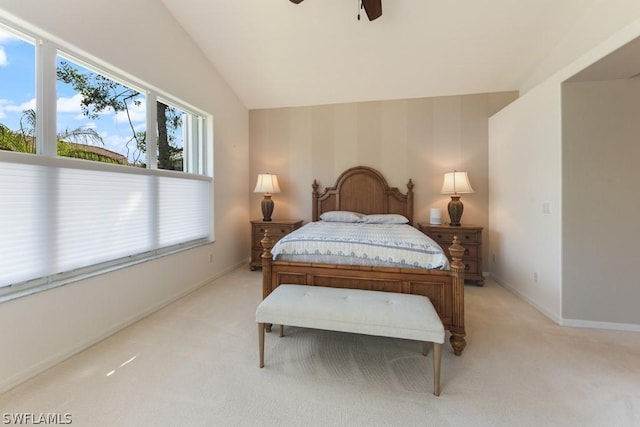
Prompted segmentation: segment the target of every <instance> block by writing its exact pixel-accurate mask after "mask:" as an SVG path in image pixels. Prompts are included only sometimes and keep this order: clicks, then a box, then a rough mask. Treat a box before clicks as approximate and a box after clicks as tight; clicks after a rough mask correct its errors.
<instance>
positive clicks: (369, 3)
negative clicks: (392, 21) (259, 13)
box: [291, 0, 382, 21]
mask: <svg viewBox="0 0 640 427" xmlns="http://www.w3.org/2000/svg"><path fill="white" fill-rule="evenodd" d="M291 1H293V2H294V3H295V1H294V0H291ZM300 1H302V0H300ZM362 6H363V7H364V11H365V12H367V17H368V18H369V21H373V20H374V19H378V18H380V17H381V16H382V0H362Z"/></svg>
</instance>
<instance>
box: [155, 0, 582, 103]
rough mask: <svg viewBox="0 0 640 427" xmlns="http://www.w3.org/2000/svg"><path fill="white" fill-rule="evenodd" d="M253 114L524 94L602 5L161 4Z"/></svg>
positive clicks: (391, 1)
mask: <svg viewBox="0 0 640 427" xmlns="http://www.w3.org/2000/svg"><path fill="white" fill-rule="evenodd" d="M162 1H163V3H164V4H165V5H166V7H167V8H168V9H169V11H170V12H171V13H172V14H173V15H174V16H175V18H176V19H177V20H178V22H179V23H180V24H181V25H182V27H183V28H184V29H185V30H186V31H187V32H188V33H189V34H190V36H191V37H192V38H193V40H194V41H195V42H196V43H197V44H198V45H199V46H200V48H201V49H202V51H203V52H204V53H205V55H206V56H207V57H208V58H209V59H210V61H211V63H212V64H213V65H214V66H215V67H216V69H217V70H218V71H219V72H220V73H221V74H222V76H223V78H224V79H225V80H226V81H227V83H228V84H229V85H230V86H231V87H232V88H233V90H234V91H235V92H236V93H237V94H238V96H239V97H240V99H241V100H242V101H243V102H244V104H245V105H246V107H247V108H249V109H258V108H276V107H285V106H300V105H320V104H333V103H343V102H359V101H371V100H387V99H404V98H417V97H429V96H443V95H459V94H465V93H479V92H496V91H506V90H518V89H519V87H520V86H521V85H522V84H523V83H524V82H525V80H526V78H527V76H528V75H529V73H531V72H533V71H534V69H535V67H536V64H538V63H540V62H541V61H542V60H543V59H544V58H545V57H546V56H547V55H548V54H549V53H550V52H551V50H552V49H553V48H554V47H555V46H556V45H557V44H558V43H559V42H560V41H561V40H562V39H563V37H564V36H565V35H566V34H567V33H569V31H570V30H571V27H572V25H573V24H574V23H575V22H576V21H578V19H579V18H580V17H581V16H582V14H583V13H584V11H585V10H586V9H588V7H589V6H590V5H591V4H592V3H593V2H594V0H472V1H467V0H383V1H382V9H383V15H382V17H380V18H379V19H377V20H375V21H371V22H370V21H368V20H367V18H366V14H365V13H364V12H363V13H362V14H361V15H362V17H361V20H360V21H358V19H357V12H358V0H305V1H303V2H302V3H300V4H299V5H295V4H293V3H292V2H290V1H289V0H162Z"/></svg>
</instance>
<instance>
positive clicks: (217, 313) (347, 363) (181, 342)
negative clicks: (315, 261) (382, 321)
mask: <svg viewBox="0 0 640 427" xmlns="http://www.w3.org/2000/svg"><path fill="white" fill-rule="evenodd" d="M261 296H262V290H261V274H260V272H259V271H258V272H250V271H249V270H248V269H247V268H242V269H237V270H235V271H233V272H232V273H230V274H227V275H225V276H224V277H222V278H220V279H218V280H216V281H215V282H213V283H212V284H210V285H208V286H205V287H203V288H201V289H199V290H197V291H196V292H194V293H192V294H190V295H188V296H187V297H185V298H183V299H181V300H179V301H177V302H175V303H173V304H171V305H169V306H167V307H165V308H164V309H162V310H160V311H158V312H156V313H154V314H153V315H151V316H149V317H147V318H145V319H144V320H142V321H140V322H137V323H136V324H134V325H132V326H130V327H128V328H126V329H125V330H123V331H121V332H119V333H117V334H115V335H113V336H111V337H110V338H108V339H106V340H104V341H102V342H100V343H98V344H96V345H94V346H93V347H91V348H89V349H87V350H86V351H83V352H82V353H80V354H78V355H76V356H74V357H72V358H71V359H69V360H67V361H65V362H63V363H61V364H59V365H57V366H55V367H54V368H52V369H50V370H48V371H46V372H45V373H43V374H41V375H38V376H37V377H35V378H33V379H31V380H30V381H28V382H26V383H24V384H23V385H21V386H18V387H16V388H14V389H13V390H10V391H9V392H7V393H5V394H4V395H1V396H0V415H2V414H4V413H22V412H29V413H36V414H37V413H62V414H63V413H69V414H70V416H71V418H72V421H73V424H72V425H77V426H516V425H517V426H543V425H544V426H578V425H579V426H638V425H640V334H638V333H633V332H616V331H604V330H588V329H575V328H563V327H559V326H558V325H556V324H554V323H553V322H551V321H550V320H549V319H547V318H546V317H544V316H543V315H542V314H540V313H539V312H537V311H536V310H535V309H533V308H532V307H530V306H529V305H527V304H526V303H524V302H523V301H522V300H520V299H519V298H517V297H516V296H514V295H513V294H511V293H510V292H508V291H507V290H505V289H503V288H502V287H500V286H498V285H497V284H495V282H493V281H491V280H487V281H486V285H485V286H484V287H482V288H479V287H475V286H473V285H467V286H466V287H465V297H466V303H465V310H466V322H467V341H468V343H467V348H466V349H465V351H464V352H463V354H462V356H460V357H457V356H455V355H454V354H453V352H452V351H451V348H450V346H449V345H448V344H446V345H445V347H444V348H443V359H442V394H441V396H440V397H436V396H434V395H433V394H431V393H432V386H433V378H432V371H431V368H432V353H429V355H428V356H427V357H425V356H422V354H421V344H420V343H417V342H412V341H407V340H399V339H392V338H381V337H371V336H364V335H354V334H346V333H337V332H328V331H318V330H311V329H302V328H292V327H290V328H286V329H285V335H286V336H285V337H283V338H280V337H279V336H278V333H277V332H276V331H277V329H274V333H272V334H267V336H266V341H265V368H263V369H260V368H258V331H257V326H256V324H255V317H254V314H255V309H256V307H257V305H258V304H259V302H260V300H261ZM4 351H6V349H5V350H4ZM0 422H2V421H0ZM5 424H6V422H5Z"/></svg>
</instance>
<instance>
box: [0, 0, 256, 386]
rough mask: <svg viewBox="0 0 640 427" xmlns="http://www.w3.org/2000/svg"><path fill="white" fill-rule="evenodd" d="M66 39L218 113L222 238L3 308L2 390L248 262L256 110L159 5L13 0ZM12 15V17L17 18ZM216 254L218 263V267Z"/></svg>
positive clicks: (5, 12) (148, 1) (9, 8)
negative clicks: (250, 108)
mask: <svg viewBox="0 0 640 427" xmlns="http://www.w3.org/2000/svg"><path fill="white" fill-rule="evenodd" d="M0 8H2V10H0V17H4V18H11V19H13V18H15V17H17V18H21V20H23V21H24V23H25V25H28V26H30V27H31V28H32V29H34V30H37V31H46V32H47V33H49V34H50V36H51V37H53V38H55V39H57V40H58V41H59V42H60V43H63V44H65V45H69V46H71V47H73V48H74V51H75V50H81V51H84V52H85V53H87V54H88V55H91V56H93V57H94V58H95V59H96V60H99V61H102V62H106V63H108V64H110V65H111V66H113V67H116V68H119V69H120V70H121V71H122V72H123V73H126V74H128V75H131V76H134V77H135V78H138V79H140V80H142V81H145V82H147V83H149V84H151V85H154V86H156V87H157V88H160V89H162V90H163V91H165V92H166V93H168V94H169V95H172V96H174V97H176V98H178V99H181V100H183V101H185V102H187V103H189V104H191V105H193V106H195V107H197V108H199V109H201V110H203V111H206V112H208V113H210V114H212V115H213V119H214V156H213V159H209V160H210V161H212V162H213V165H214V191H215V195H214V206H213V207H212V210H213V211H214V218H215V220H214V224H215V230H216V233H215V237H216V242H215V243H212V244H209V245H205V246H202V247H199V248H196V249H192V250H189V251H185V252H181V253H178V254H174V255H169V256H165V257H162V258H159V259H156V260H154V261H151V262H146V263H142V264H138V265H135V266H133V267H129V268H124V269H120V270H117V271H114V272H111V273H108V274H102V275H99V276H96V277H94V278H92V279H87V280H81V281H78V282H75V283H72V284H67V285H65V286H61V287H58V288H55V289H52V290H49V291H45V292H41V293H39V294H37V295H31V296H27V297H24V298H19V299H16V300H12V301H8V302H4V303H2V304H0V325H3V327H2V328H0V343H2V347H3V348H4V349H10V350H9V351H2V352H0V392H2V391H3V390H5V389H7V388H8V387H11V386H12V385H15V384H17V383H19V382H21V381H23V380H25V379H27V378H28V377H30V376H31V375H33V374H35V373H38V372H40V371H42V370H43V369H46V368H48V367H50V366H52V365H53V364H55V363H56V362H58V361H60V360H63V359H65V358H66V357H68V356H70V355H72V354H74V353H75V352H78V351H80V350H82V349H83V348H85V347H86V346H88V345H91V344H92V343H94V342H96V341H97V340H100V339H101V338H104V337H106V336H108V335H109V334H111V333H113V332H115V331H117V330H118V329H120V328H122V327H124V326H126V325H127V324H129V323H130V322H133V321H135V320H136V319H139V318H141V317H143V316H144V315H146V314H148V313H149V312H151V311H153V310H155V309H157V308H158V307H160V306H162V305H163V304H165V303H167V302H169V301H171V300H173V299H175V298H177V297H179V296H180V295H183V294H185V293H187V292H189V291H191V290H193V289H194V288H196V287H198V286H201V285H202V284H204V283H207V282H208V281H210V280H211V279H212V278H214V277H216V276H219V275H221V274H222V273H224V272H225V271H228V270H229V269H231V268H233V267H234V266H237V265H239V264H241V263H243V262H245V261H246V259H247V253H248V248H249V233H248V226H247V223H248V221H249V210H248V206H249V205H248V191H247V188H248V186H249V157H248V147H249V137H248V128H249V112H248V111H247V109H246V108H245V107H244V106H243V104H242V103H241V102H240V101H239V99H238V98H237V96H236V95H235V94H234V93H233V91H232V90H231V89H230V88H229V87H228V86H227V84H226V83H225V82H224V80H223V79H222V78H221V77H220V75H219V74H218V72H217V71H216V70H215V69H214V68H213V67H212V66H211V64H210V63H209V62H208V61H207V59H206V58H205V57H204V55H203V54H202V52H201V51H200V49H199V48H198V47H197V46H196V45H195V44H194V43H193V42H192V41H191V40H190V39H189V38H188V37H187V35H186V33H185V32H184V31H183V29H182V28H181V27H180V26H179V25H178V24H177V23H176V22H175V21H174V19H173V17H172V16H171V15H170V14H169V13H168V12H167V11H166V9H165V8H164V7H163V6H162V3H161V2H159V1H155V0H136V1H128V0H92V1H83V0H57V1H47V2H43V1H38V0H3V1H2V2H1V4H0ZM9 14H11V15H12V16H10V15H9ZM210 257H211V261H210Z"/></svg>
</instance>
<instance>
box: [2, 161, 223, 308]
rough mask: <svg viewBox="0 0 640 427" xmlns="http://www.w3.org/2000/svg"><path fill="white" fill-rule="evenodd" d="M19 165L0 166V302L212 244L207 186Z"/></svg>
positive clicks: (191, 180)
mask: <svg viewBox="0 0 640 427" xmlns="http://www.w3.org/2000/svg"><path fill="white" fill-rule="evenodd" d="M19 157H23V158H24V159H21V160H24V161H15V159H13V161H1V160H0V295H1V294H6V293H9V292H12V289H11V288H13V290H15V289H24V288H27V287H30V286H37V285H38V284H41V283H48V282H51V281H52V280H54V279H55V278H56V277H59V276H60V275H61V274H64V273H68V274H69V275H73V272H74V271H77V270H79V269H80V270H82V272H83V273H84V272H86V269H87V267H91V266H95V267H96V268H100V266H101V265H102V264H104V263H108V262H112V261H116V264H117V262H130V261H131V258H132V257H135V256H136V255H140V254H143V255H145V256H148V255H154V254H156V253H157V251H159V250H162V249H170V248H172V247H173V246H175V245H184V244H185V243H189V242H194V243H195V242H198V241H200V240H203V241H206V240H209V239H210V234H211V233H210V228H211V214H210V211H211V205H212V203H211V178H208V177H204V176H196V175H189V174H184V173H171V172H163V171H155V170H148V169H146V170H140V169H137V168H136V169H134V170H133V171H131V170H130V169H131V168H125V167H117V166H116V167H112V165H102V164H100V165H96V164H95V163H90V162H80V161H69V160H66V159H48V158H42V157H39V156H27V155H22V156H16V158H19ZM61 164H63V165H61ZM86 164H90V166H87V165H86ZM111 265H112V264H111Z"/></svg>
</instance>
